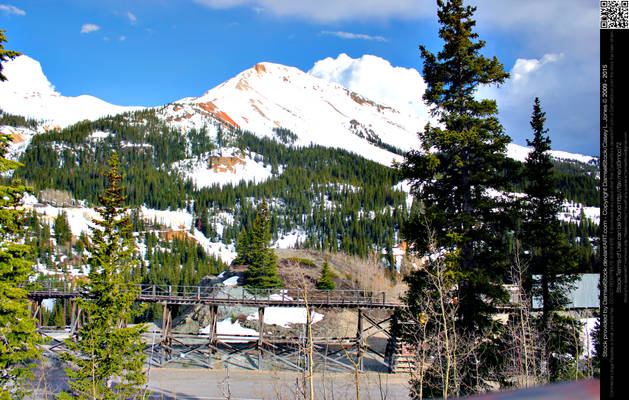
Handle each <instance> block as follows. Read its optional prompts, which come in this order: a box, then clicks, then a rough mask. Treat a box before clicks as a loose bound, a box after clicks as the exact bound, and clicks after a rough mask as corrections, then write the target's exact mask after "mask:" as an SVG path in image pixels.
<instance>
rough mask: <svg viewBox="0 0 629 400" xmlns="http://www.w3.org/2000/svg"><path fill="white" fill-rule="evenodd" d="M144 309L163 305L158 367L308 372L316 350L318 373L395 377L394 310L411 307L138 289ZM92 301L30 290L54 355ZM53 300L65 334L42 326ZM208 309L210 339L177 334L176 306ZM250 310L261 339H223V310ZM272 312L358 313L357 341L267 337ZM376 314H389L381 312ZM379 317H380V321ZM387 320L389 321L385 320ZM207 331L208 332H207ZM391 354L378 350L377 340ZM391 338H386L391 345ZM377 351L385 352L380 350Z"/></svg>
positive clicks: (363, 296) (323, 294) (255, 292)
mask: <svg viewBox="0 0 629 400" xmlns="http://www.w3.org/2000/svg"><path fill="white" fill-rule="evenodd" d="M138 286H139V295H138V297H137V301H138V302H143V303H156V304H161V305H162V315H163V317H162V326H161V329H160V330H154V331H149V332H147V333H146V334H145V339H146V343H147V345H146V351H145V352H146V354H147V359H148V362H150V363H151V365H152V366H156V367H163V366H166V365H168V364H174V365H177V364H179V365H181V363H184V364H186V365H197V366H202V367H207V368H215V367H216V366H217V365H218V364H221V363H222V364H224V365H225V366H227V364H230V365H233V366H238V367H240V368H245V369H262V368H265V365H266V364H268V365H269V366H271V365H276V364H277V363H279V364H281V365H283V366H284V367H287V368H290V369H296V370H300V371H303V370H305V369H306V368H307V367H308V366H307V363H308V359H309V357H308V356H307V353H308V349H310V348H312V360H313V364H314V365H313V367H314V368H315V370H320V369H323V368H325V369H328V370H352V371H353V370H355V369H358V370H359V371H363V370H365V361H366V360H368V362H369V365H370V366H371V367H368V368H367V369H372V368H373V367H374V366H375V369H377V370H380V371H390V372H395V371H397V370H398V369H396V368H395V365H394V364H395V363H396V361H395V360H396V354H395V353H396V351H397V350H396V349H399V348H400V343H398V342H397V341H396V338H395V337H393V336H392V335H391V332H390V329H389V327H390V325H391V319H392V315H393V310H395V309H396V308H404V307H405V305H404V304H402V303H399V302H396V301H391V300H390V299H387V297H386V294H385V293H384V292H369V291H362V290H304V289H281V290H278V289H248V290H243V291H242V295H241V296H236V297H235V296H233V295H231V294H230V292H229V290H226V288H225V287H224V286H168V285H138ZM85 294H86V292H85V289H82V288H81V287H77V286H71V285H70V284H68V283H64V282H57V283H44V284H42V285H41V286H40V287H39V288H37V289H34V290H30V291H29V298H30V300H31V302H32V310H33V316H34V317H35V318H36V320H38V321H39V322H40V324H39V331H40V332H41V333H42V334H44V335H47V336H48V337H49V338H50V339H51V340H50V341H49V344H48V346H47V347H46V349H47V350H48V351H53V352H62V351H66V349H65V348H64V342H63V340H61V339H60V337H62V336H66V337H67V336H70V337H73V336H74V335H75V334H76V332H77V331H78V329H79V328H80V326H81V324H82V321H83V317H82V315H81V309H80V307H79V306H78V302H76V301H75V300H76V299H77V298H79V297H82V296H84V295H85ZM45 299H62V300H64V304H65V306H66V307H68V309H67V310H68V311H69V314H70V316H71V318H70V321H71V324H70V326H69V327H66V328H65V332H66V333H65V335H63V332H60V331H59V328H53V327H45V326H42V324H41V322H42V318H41V316H42V314H41V307H42V301H43V300H45ZM198 304H202V305H205V306H207V307H208V308H209V311H210V324H209V326H208V327H207V328H206V329H204V330H203V332H204V333H193V334H190V333H187V334H184V333H177V332H174V331H173V326H172V324H173V318H172V311H173V308H174V307H176V306H194V305H198ZM219 306H224V307H233V306H246V307H253V308H257V310H258V321H257V323H258V329H257V333H258V334H257V335H234V334H219V333H218V331H217V323H218V307H219ZM267 307H290V308H297V307H305V308H306V309H307V310H310V312H312V311H314V310H316V309H349V310H353V311H355V312H356V314H357V324H356V334H355V335H354V336H351V337H328V336H316V335H314V334H313V333H312V324H308V323H307V324H305V325H304V328H303V331H302V332H301V334H299V335H295V336H280V335H277V334H269V333H265V329H264V325H265V324H264V312H265V308H267ZM376 310H384V312H383V311H376ZM375 314H378V316H379V318H377V317H376V316H375ZM383 316H384V317H383ZM205 332H206V333H205ZM378 333H382V334H381V335H379V337H380V339H379V340H380V342H382V341H384V340H386V347H385V348H383V347H384V346H382V343H381V345H380V346H374V345H373V344H372V343H373V341H374V340H375V339H374V340H370V339H371V338H372V337H373V336H374V335H376V334H378ZM383 336H384V337H385V338H386V339H383ZM375 347H378V348H377V349H376V348H375Z"/></svg>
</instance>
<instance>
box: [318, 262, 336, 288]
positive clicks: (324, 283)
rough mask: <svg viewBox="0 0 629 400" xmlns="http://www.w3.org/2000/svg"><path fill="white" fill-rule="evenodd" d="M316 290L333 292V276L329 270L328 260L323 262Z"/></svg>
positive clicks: (334, 285) (334, 286)
mask: <svg viewBox="0 0 629 400" xmlns="http://www.w3.org/2000/svg"><path fill="white" fill-rule="evenodd" d="M317 289H319V290H334V289H336V284H335V283H334V274H333V273H332V271H331V270H330V266H329V265H328V260H327V259H326V260H325V261H324V262H323V269H322V270H321V278H319V281H318V282H317Z"/></svg>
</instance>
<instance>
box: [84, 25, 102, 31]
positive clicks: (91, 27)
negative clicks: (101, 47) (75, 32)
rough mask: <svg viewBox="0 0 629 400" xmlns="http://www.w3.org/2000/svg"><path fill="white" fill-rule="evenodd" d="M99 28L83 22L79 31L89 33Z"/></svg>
mask: <svg viewBox="0 0 629 400" xmlns="http://www.w3.org/2000/svg"><path fill="white" fill-rule="evenodd" d="M99 29H100V26H98V25H94V24H83V26H82V27H81V33H91V32H95V31H97V30H99Z"/></svg>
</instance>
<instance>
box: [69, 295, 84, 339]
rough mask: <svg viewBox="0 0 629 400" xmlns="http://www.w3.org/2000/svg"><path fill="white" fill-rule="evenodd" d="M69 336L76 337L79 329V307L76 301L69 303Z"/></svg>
mask: <svg viewBox="0 0 629 400" xmlns="http://www.w3.org/2000/svg"><path fill="white" fill-rule="evenodd" d="M70 310H71V311H70V336H74V335H76V333H77V331H78V330H79V329H80V328H81V318H82V316H83V315H82V313H81V307H79V304H78V303H77V302H76V300H72V301H71V307H70Z"/></svg>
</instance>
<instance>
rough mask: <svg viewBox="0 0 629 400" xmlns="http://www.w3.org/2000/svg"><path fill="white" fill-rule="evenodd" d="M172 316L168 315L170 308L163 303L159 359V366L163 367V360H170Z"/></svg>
mask: <svg viewBox="0 0 629 400" xmlns="http://www.w3.org/2000/svg"><path fill="white" fill-rule="evenodd" d="M171 330H172V316H171V314H170V308H169V307H168V303H164V308H163V311H162V351H161V355H160V357H161V359H160V362H159V363H160V365H161V366H163V365H164V359H165V358H166V361H167V360H170V358H171V356H172V337H171V333H172V332H171Z"/></svg>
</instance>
